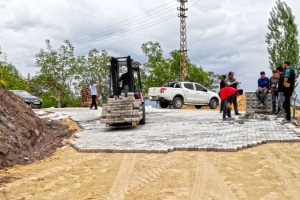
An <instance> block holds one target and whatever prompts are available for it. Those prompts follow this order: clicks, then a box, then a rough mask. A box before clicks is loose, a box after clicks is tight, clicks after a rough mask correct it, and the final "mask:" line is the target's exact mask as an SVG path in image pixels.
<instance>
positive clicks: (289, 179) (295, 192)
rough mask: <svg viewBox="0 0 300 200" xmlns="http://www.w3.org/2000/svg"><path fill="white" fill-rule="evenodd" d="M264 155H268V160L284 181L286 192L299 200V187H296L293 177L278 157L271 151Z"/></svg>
mask: <svg viewBox="0 0 300 200" xmlns="http://www.w3.org/2000/svg"><path fill="white" fill-rule="evenodd" d="M264 154H265V155H266V157H267V160H268V161H269V162H270V163H271V164H272V165H273V167H274V170H275V172H276V174H277V175H278V176H279V178H280V180H281V181H282V183H283V186H284V187H285V188H286V191H287V192H288V193H289V194H290V195H291V196H293V198H294V199H299V197H300V190H299V188H297V186H295V184H294V182H293V179H294V178H293V176H292V175H291V174H290V173H289V172H288V171H287V170H286V169H285V168H284V167H283V166H282V164H281V163H279V162H278V161H277V158H276V156H275V155H274V154H273V153H271V151H266V152H264Z"/></svg>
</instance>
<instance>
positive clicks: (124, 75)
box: [119, 72, 129, 89]
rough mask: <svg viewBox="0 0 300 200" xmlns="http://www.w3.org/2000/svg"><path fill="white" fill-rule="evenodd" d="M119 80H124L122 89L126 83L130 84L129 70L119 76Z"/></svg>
mask: <svg viewBox="0 0 300 200" xmlns="http://www.w3.org/2000/svg"><path fill="white" fill-rule="evenodd" d="M119 82H122V89H124V87H125V85H129V76H128V72H126V73H124V74H122V75H121V77H120V78H119Z"/></svg>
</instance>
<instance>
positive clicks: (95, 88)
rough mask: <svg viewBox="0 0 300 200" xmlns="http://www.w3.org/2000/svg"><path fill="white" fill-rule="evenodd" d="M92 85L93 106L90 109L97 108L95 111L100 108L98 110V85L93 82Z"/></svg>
mask: <svg viewBox="0 0 300 200" xmlns="http://www.w3.org/2000/svg"><path fill="white" fill-rule="evenodd" d="M90 83H91V85H90V90H91V95H92V104H91V107H90V109H93V107H94V106H95V110H97V109H98V108H97V103H96V98H97V85H98V84H95V83H94V81H91V82H90Z"/></svg>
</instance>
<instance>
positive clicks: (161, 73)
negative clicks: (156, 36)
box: [142, 41, 218, 92]
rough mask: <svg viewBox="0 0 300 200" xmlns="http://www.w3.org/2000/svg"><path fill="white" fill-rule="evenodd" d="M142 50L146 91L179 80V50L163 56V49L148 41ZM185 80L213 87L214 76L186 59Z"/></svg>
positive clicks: (214, 86) (156, 43)
mask: <svg viewBox="0 0 300 200" xmlns="http://www.w3.org/2000/svg"><path fill="white" fill-rule="evenodd" d="M142 51H143V52H144V53H145V55H146V56H147V57H148V61H147V62H146V63H145V64H144V70H145V72H144V79H145V80H144V81H145V88H146V90H145V91H146V92H147V91H148V88H149V87H160V86H162V85H163V84H164V83H166V82H169V81H178V80H180V52H179V51H177V50H175V51H172V52H171V53H170V58H168V59H166V58H164V57H163V50H162V48H161V46H160V44H159V43H158V42H152V41H149V42H147V43H144V44H143V45H142ZM188 72H189V74H188V77H187V81H191V82H197V83H200V84H202V85H203V86H205V87H207V88H208V89H215V88H216V87H217V85H216V77H218V76H217V75H216V74H214V73H213V72H205V71H204V70H203V68H202V67H201V66H199V67H198V66H196V65H195V64H192V63H191V62H190V60H188Z"/></svg>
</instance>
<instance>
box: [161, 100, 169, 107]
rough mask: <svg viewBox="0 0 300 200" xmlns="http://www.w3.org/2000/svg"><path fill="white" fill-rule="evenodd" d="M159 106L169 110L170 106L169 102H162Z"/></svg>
mask: <svg viewBox="0 0 300 200" xmlns="http://www.w3.org/2000/svg"><path fill="white" fill-rule="evenodd" d="M159 106H160V107H161V108H167V107H168V106H169V102H167V101H160V102H159Z"/></svg>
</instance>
